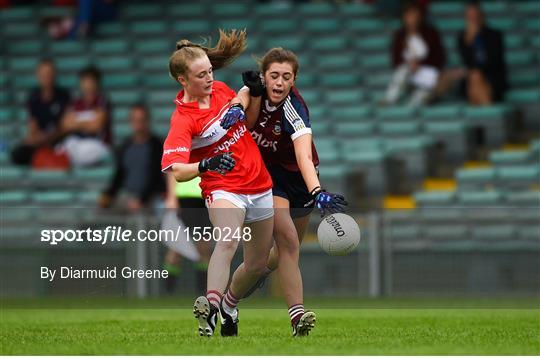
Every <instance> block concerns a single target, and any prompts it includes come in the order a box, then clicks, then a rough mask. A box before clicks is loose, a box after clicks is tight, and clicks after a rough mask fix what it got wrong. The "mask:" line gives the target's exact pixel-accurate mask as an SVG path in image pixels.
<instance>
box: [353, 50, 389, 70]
mask: <svg viewBox="0 0 540 358" xmlns="http://www.w3.org/2000/svg"><path fill="white" fill-rule="evenodd" d="M359 63H360V65H361V66H362V67H363V68H364V70H365V71H366V72H369V71H372V70H375V69H390V68H391V65H390V56H388V54H386V53H385V54H380V55H372V56H360V57H359Z"/></svg>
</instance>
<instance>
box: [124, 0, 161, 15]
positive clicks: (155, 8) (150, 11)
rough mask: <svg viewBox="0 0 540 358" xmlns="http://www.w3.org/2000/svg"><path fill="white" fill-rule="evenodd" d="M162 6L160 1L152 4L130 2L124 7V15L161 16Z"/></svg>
mask: <svg viewBox="0 0 540 358" xmlns="http://www.w3.org/2000/svg"><path fill="white" fill-rule="evenodd" d="M162 10H163V9H162V7H161V5H160V4H159V3H155V4H151V3H147V4H136V3H135V4H133V3H131V4H129V5H127V6H125V7H124V8H123V13H122V15H124V16H126V17H128V18H142V17H144V18H155V17H158V18H159V17H160V15H161V13H162Z"/></svg>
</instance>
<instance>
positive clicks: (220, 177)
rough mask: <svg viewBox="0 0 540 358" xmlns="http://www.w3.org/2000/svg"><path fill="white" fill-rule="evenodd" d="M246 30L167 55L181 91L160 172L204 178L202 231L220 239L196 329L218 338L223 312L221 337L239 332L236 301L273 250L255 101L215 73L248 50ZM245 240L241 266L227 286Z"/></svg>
mask: <svg viewBox="0 0 540 358" xmlns="http://www.w3.org/2000/svg"><path fill="white" fill-rule="evenodd" d="M245 35H246V34H245V32H244V31H242V32H239V31H235V30H233V31H231V32H229V33H225V32H223V31H220V38H219V41H218V43H217V44H216V46H215V47H212V48H208V47H204V46H202V45H199V44H194V43H192V42H190V41H188V40H182V41H180V42H178V43H177V46H176V50H175V51H174V52H173V54H172V56H171V57H170V60H169V70H170V74H171V76H172V77H173V78H174V80H175V81H177V82H178V83H179V84H180V85H181V86H182V90H181V91H180V92H179V93H178V95H177V97H176V99H175V104H176V109H175V110H174V111H173V113H172V117H171V122H170V130H169V134H168V135H167V139H166V140H165V143H164V146H163V147H164V148H163V159H162V170H163V171H172V173H173V175H174V177H175V179H176V180H177V181H179V182H184V181H189V180H191V179H193V178H194V177H196V176H200V177H201V184H200V186H201V189H202V193H203V197H204V198H205V200H206V206H207V207H208V211H209V215H210V220H211V222H212V224H213V226H214V227H213V228H212V230H211V232H206V228H204V232H203V235H204V236H205V237H206V236H208V235H209V234H211V235H212V236H213V238H214V239H215V240H216V245H215V248H214V251H213V253H212V256H211V258H210V263H209V267H208V282H207V289H208V291H207V293H206V295H205V296H201V297H198V298H197V299H196V300H195V304H194V308H193V312H194V314H195V318H197V320H198V323H199V334H200V335H206V336H210V335H213V333H214V330H215V327H216V323H217V315H218V313H219V314H220V316H221V335H223V336H235V335H237V332H238V310H237V308H236V305H237V303H238V301H239V299H240V298H242V297H243V296H244V295H245V293H246V292H247V291H248V290H249V288H250V287H252V286H253V285H254V284H255V282H256V281H257V279H259V277H261V275H262V274H263V273H264V270H265V267H266V263H267V259H268V255H269V252H270V248H271V247H272V231H273V222H274V220H273V215H274V210H273V207H272V191H271V188H272V180H271V178H270V176H269V174H268V171H267V169H266V167H265V165H264V162H263V160H262V158H261V155H260V154H259V151H258V150H257V145H256V144H255V142H254V141H253V138H252V137H251V135H250V133H249V132H248V130H247V128H246V126H245V124H244V123H243V121H242V119H243V118H244V116H245V114H244V109H243V108H244V107H247V106H248V104H249V100H250V96H249V93H248V90H247V89H245V90H243V91H241V92H239V94H238V96H237V95H236V93H235V92H234V91H233V90H231V89H230V88H229V87H228V86H227V85H226V84H225V83H223V82H219V81H214V77H213V76H214V75H213V71H214V70H217V69H219V68H222V67H224V66H226V65H227V64H229V63H231V62H232V61H233V60H234V59H235V58H236V57H238V56H239V55H240V54H241V53H242V52H243V51H244V49H245V47H246V45H245V44H246V38H245ZM233 119H235V120H238V121H237V122H236V123H235V124H234V125H232V126H230V127H228V128H227V129H224V128H223V127H222V126H220V123H221V121H222V120H227V121H231V120H233ZM244 224H246V226H245V227H244V226H243V225H244ZM246 229H247V230H246ZM201 231H203V228H201ZM194 239H195V237H194ZM205 239H206V238H205ZM240 240H242V242H243V247H244V250H243V253H244V263H243V265H242V266H240V267H238V268H237V269H236V271H235V272H234V274H233V277H232V281H231V284H230V286H229V288H228V289H227V290H226V288H227V284H228V282H229V275H230V265H231V260H232V258H233V256H234V253H235V252H236V249H237V247H238V242H239V241H240ZM224 293H225V294H224Z"/></svg>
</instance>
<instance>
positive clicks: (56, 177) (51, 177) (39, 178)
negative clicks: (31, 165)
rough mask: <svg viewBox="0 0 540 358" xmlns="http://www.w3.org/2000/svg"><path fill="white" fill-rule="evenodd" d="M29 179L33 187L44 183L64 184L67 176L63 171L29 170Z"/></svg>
mask: <svg viewBox="0 0 540 358" xmlns="http://www.w3.org/2000/svg"><path fill="white" fill-rule="evenodd" d="M29 174H30V175H29V177H30V179H31V180H32V183H34V184H35V185H41V184H44V183H51V182H53V183H66V182H67V180H68V178H69V175H68V173H67V172H66V171H64V170H31V171H30V173H29Z"/></svg>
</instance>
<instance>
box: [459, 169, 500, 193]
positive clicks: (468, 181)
mask: <svg viewBox="0 0 540 358" xmlns="http://www.w3.org/2000/svg"><path fill="white" fill-rule="evenodd" d="M456 178H457V180H458V183H459V187H460V189H472V188H480V187H484V188H487V187H490V186H491V185H493V184H494V182H495V169H494V168H469V169H459V170H458V171H457V173H456Z"/></svg>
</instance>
